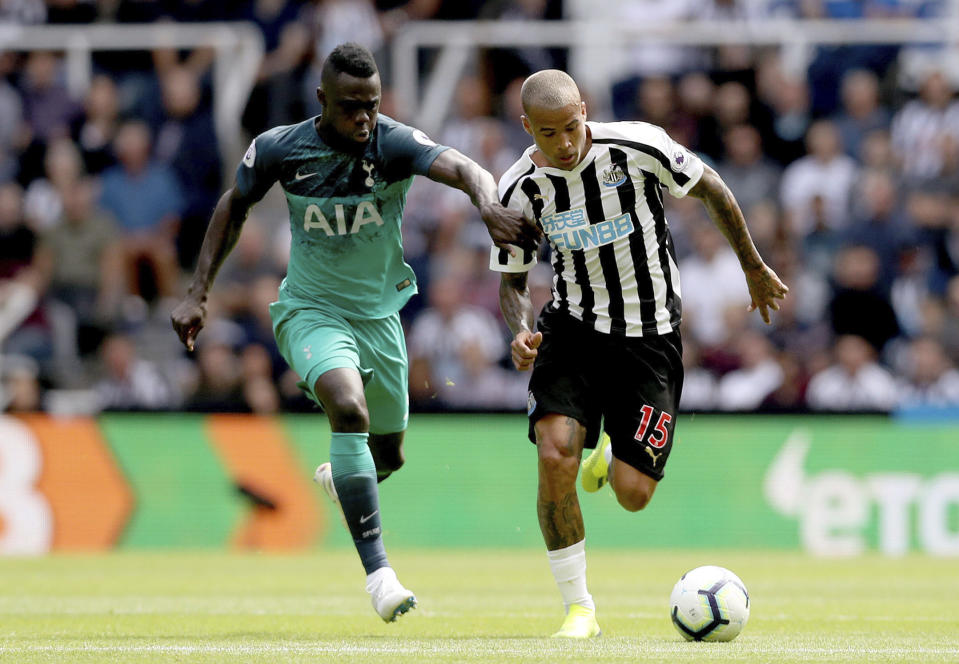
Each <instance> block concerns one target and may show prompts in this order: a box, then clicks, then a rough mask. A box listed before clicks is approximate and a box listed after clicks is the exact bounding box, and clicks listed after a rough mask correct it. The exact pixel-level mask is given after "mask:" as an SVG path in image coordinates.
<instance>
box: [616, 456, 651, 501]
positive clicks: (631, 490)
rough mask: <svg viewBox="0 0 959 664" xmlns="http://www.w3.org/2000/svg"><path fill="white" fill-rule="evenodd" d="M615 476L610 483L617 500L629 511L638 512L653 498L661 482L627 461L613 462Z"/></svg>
mask: <svg viewBox="0 0 959 664" xmlns="http://www.w3.org/2000/svg"><path fill="white" fill-rule="evenodd" d="M612 467H613V477H612V481H611V482H610V484H611V485H612V487H613V491H614V493H615V494H616V500H617V501H619V504H620V505H622V506H623V508H624V509H625V510H627V511H629V512H638V511H640V510H641V509H643V508H644V507H646V506H647V505H648V504H649V501H650V500H652V499H653V493H654V492H655V491H656V486H657V485H658V484H659V483H658V482H657V481H656V480H654V479H653V478H652V477H650V476H649V475H646V474H644V473H642V472H640V471H638V470H636V469H635V468H633V467H632V466H629V465H627V464H626V463H622V462H619V463H614V464H613V466H612Z"/></svg>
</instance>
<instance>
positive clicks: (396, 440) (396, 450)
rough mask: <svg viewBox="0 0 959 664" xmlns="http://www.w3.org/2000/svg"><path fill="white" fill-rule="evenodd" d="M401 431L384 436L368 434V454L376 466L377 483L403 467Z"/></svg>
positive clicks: (404, 459)
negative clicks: (371, 456)
mask: <svg viewBox="0 0 959 664" xmlns="http://www.w3.org/2000/svg"><path fill="white" fill-rule="evenodd" d="M403 434H404V432H403V431H399V432H397V433H386V434H375V433H371V434H370V453H371V454H372V455H373V463H375V464H376V477H377V481H379V482H382V481H383V480H385V479H386V478H387V477H389V476H390V475H392V474H393V473H394V472H396V471H397V470H399V469H400V468H402V467H403V464H404V463H405V461H406V458H405V457H404V455H403Z"/></svg>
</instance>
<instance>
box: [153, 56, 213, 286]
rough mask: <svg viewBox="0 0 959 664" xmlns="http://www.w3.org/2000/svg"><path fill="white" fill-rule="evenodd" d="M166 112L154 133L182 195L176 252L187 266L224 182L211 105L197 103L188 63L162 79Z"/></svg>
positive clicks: (160, 157) (196, 81)
mask: <svg viewBox="0 0 959 664" xmlns="http://www.w3.org/2000/svg"><path fill="white" fill-rule="evenodd" d="M161 83H162V88H163V109H164V111H165V114H166V117H165V119H164V121H163V124H161V125H160V128H159V130H158V131H157V136H156V148H155V153H156V157H157V160H158V162H159V163H161V164H164V165H166V166H168V167H169V168H170V169H171V170H172V171H173V173H174V174H175V175H176V177H177V179H178V180H179V189H180V190H181V191H182V192H183V194H184V206H183V211H182V213H181V219H180V224H179V233H178V235H177V254H178V257H179V260H180V265H181V266H182V267H184V268H191V267H192V266H193V262H194V261H195V259H196V256H197V254H198V253H199V251H200V244H201V243H202V242H203V235H204V233H206V226H207V222H208V220H209V216H210V210H212V209H213V208H214V207H215V206H216V202H217V199H218V198H219V196H220V188H221V184H222V177H223V174H222V168H223V166H222V164H221V162H220V150H219V146H218V145H217V140H216V131H215V130H214V127H213V117H212V115H211V113H210V110H209V109H208V108H206V107H204V106H202V105H201V90H200V81H199V79H198V78H197V76H196V75H195V74H194V73H193V72H192V71H190V70H189V69H187V68H186V67H182V66H178V67H173V68H172V69H170V70H169V71H167V72H166V73H165V74H164V75H163V78H162V81H161Z"/></svg>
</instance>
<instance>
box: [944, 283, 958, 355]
mask: <svg viewBox="0 0 959 664" xmlns="http://www.w3.org/2000/svg"><path fill="white" fill-rule="evenodd" d="M942 314H943V315H942V321H941V323H940V325H939V342H940V343H941V344H942V346H943V348H945V350H946V353H947V354H948V355H949V358H950V359H951V360H952V362H953V363H956V364H959V276H955V277H953V278H952V279H950V280H949V283H948V284H947V285H946V297H945V307H944V311H943V312H942Z"/></svg>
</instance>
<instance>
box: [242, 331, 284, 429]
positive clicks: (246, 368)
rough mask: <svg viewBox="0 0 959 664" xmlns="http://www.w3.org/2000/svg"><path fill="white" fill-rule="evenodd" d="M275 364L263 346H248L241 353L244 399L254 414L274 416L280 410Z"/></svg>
mask: <svg viewBox="0 0 959 664" xmlns="http://www.w3.org/2000/svg"><path fill="white" fill-rule="evenodd" d="M273 373H274V364H273V359H272V358H271V357H270V352H269V351H268V350H267V349H266V348H265V347H264V346H263V345H261V344H258V343H253V344H247V345H246V346H245V347H244V348H243V351H242V352H241V353H240V374H241V376H242V380H243V399H244V402H245V403H246V406H247V407H248V408H249V410H250V411H251V412H253V413H257V414H259V415H267V414H273V413H276V412H278V411H279V409H280V394H279V392H278V391H277V389H276V387H275V386H274V384H273Z"/></svg>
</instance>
